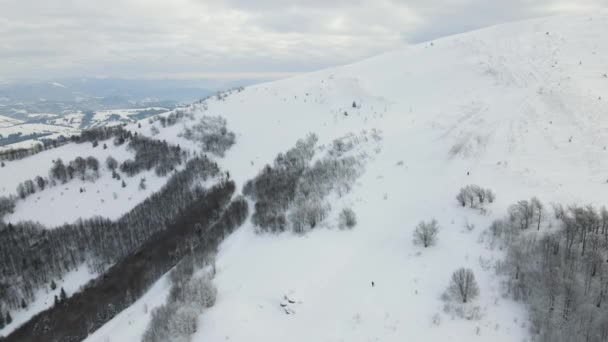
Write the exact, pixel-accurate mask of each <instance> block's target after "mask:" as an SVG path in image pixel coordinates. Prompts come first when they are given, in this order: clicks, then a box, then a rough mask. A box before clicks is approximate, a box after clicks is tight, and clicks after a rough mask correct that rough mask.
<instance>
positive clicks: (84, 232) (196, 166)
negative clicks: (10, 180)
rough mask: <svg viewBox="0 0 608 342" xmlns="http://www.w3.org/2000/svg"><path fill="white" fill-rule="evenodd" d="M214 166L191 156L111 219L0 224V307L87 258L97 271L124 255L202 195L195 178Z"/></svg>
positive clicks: (30, 295) (213, 172)
mask: <svg viewBox="0 0 608 342" xmlns="http://www.w3.org/2000/svg"><path fill="white" fill-rule="evenodd" d="M218 174H219V168H218V167H217V165H216V164H215V163H214V162H211V161H210V160H208V159H206V158H204V157H202V158H198V157H197V158H193V159H192V160H190V161H189V162H188V163H187V164H186V167H185V168H184V170H182V171H180V172H178V173H176V174H174V175H173V176H172V177H171V178H170V179H169V180H168V182H167V184H166V185H165V186H163V188H162V189H161V190H160V191H158V192H157V193H155V194H153V195H152V196H150V197H149V198H148V199H146V200H145V201H144V202H142V203H140V204H139V205H138V206H136V207H135V208H134V209H133V210H131V211H130V212H129V213H127V214H126V215H124V216H123V217H122V218H120V219H118V220H117V221H115V222H112V221H109V220H107V219H102V218H92V219H87V220H81V221H79V222H76V223H74V224H69V225H64V226H61V227H57V228H54V229H47V228H45V227H42V226H40V225H38V224H35V223H28V222H20V223H18V224H8V225H5V224H2V223H0V244H1V245H0V306H2V307H3V308H4V309H5V310H9V309H16V308H18V307H19V306H21V303H22V302H23V301H25V303H29V302H31V301H32V300H33V299H34V291H35V290H36V289H38V288H39V287H40V286H45V284H48V283H49V282H50V281H51V280H53V279H56V278H59V277H61V276H63V275H64V274H65V273H66V272H68V271H70V270H73V269H76V268H77V267H80V266H81V265H83V263H85V262H87V263H88V264H89V265H90V266H92V267H93V269H94V270H96V271H98V272H102V271H103V270H104V269H105V268H106V267H107V266H109V265H111V264H113V263H114V262H116V261H117V260H120V259H121V258H122V257H124V256H126V255H127V254H129V253H130V252H132V251H133V250H135V249H136V248H138V247H139V246H140V245H141V244H142V243H143V242H144V241H146V240H147V239H148V238H149V237H150V236H152V235H153V234H155V233H156V232H158V231H161V230H164V229H165V226H166V225H167V224H168V222H171V221H172V220H174V219H175V218H176V217H177V215H178V214H179V212H181V211H182V210H184V208H185V207H186V206H188V205H189V204H190V203H192V202H193V201H195V200H197V199H199V198H201V197H203V196H204V195H205V191H204V190H203V189H202V188H200V187H199V186H195V185H196V184H199V183H200V181H203V180H206V179H208V178H210V177H214V176H217V175H218Z"/></svg>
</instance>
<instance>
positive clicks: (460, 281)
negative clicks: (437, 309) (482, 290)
mask: <svg viewBox="0 0 608 342" xmlns="http://www.w3.org/2000/svg"><path fill="white" fill-rule="evenodd" d="M448 292H449V293H450V294H451V295H452V296H453V297H456V298H457V299H458V300H459V301H460V302H462V303H468V302H469V301H471V300H473V299H475V297H477V296H478V295H479V286H477V282H476V281H475V275H474V274H473V271H472V270H471V269H468V268H464V267H463V268H459V269H458V270H456V271H455V272H454V273H453V274H452V279H451V281H450V286H449V287H448Z"/></svg>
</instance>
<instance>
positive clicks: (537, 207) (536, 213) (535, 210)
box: [530, 197, 545, 230]
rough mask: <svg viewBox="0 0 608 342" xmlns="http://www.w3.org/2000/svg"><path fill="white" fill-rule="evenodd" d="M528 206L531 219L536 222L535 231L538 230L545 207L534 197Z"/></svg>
mask: <svg viewBox="0 0 608 342" xmlns="http://www.w3.org/2000/svg"><path fill="white" fill-rule="evenodd" d="M530 205H531V206H532V217H533V218H534V220H535V221H536V230H540V223H541V222H542V220H543V217H544V211H545V207H544V206H543V204H542V203H541V201H539V200H538V198H536V197H532V199H531V200H530Z"/></svg>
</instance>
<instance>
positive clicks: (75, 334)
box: [6, 180, 247, 342]
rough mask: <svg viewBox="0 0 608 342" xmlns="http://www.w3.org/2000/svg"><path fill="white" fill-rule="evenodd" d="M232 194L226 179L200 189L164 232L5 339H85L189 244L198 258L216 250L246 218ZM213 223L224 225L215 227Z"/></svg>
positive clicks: (243, 206) (67, 341)
mask: <svg viewBox="0 0 608 342" xmlns="http://www.w3.org/2000/svg"><path fill="white" fill-rule="evenodd" d="M234 190H235V184H234V183H233V182H232V181H227V180H223V181H220V182H219V184H217V185H215V186H214V187H212V188H210V189H209V190H202V189H200V188H199V192H200V196H197V197H196V198H195V199H194V200H193V201H190V202H189V203H188V204H187V205H186V206H185V207H184V208H183V209H182V210H180V212H179V214H178V215H177V216H175V217H174V218H173V219H172V220H169V221H168V224H167V227H166V229H163V230H159V231H157V232H155V233H154V234H152V235H151V236H150V238H148V239H147V241H146V242H145V243H143V244H142V245H140V246H138V248H137V249H134V250H132V251H131V252H130V253H128V254H127V255H126V256H125V257H123V258H122V259H120V260H119V261H117V262H116V263H115V264H114V265H113V266H112V267H111V268H110V269H108V270H107V271H106V272H105V273H104V275H103V276H101V277H98V278H97V279H95V280H94V281H92V282H91V283H89V284H88V285H87V286H86V287H85V288H84V289H83V290H82V291H80V292H78V293H75V294H74V295H72V296H71V297H69V298H67V299H66V300H65V301H62V302H61V303H59V304H58V305H56V306H53V307H52V308H50V309H48V310H46V311H43V312H41V313H40V314H38V315H36V316H35V317H33V318H32V319H31V320H30V321H28V322H27V323H26V324H24V325H23V326H21V327H19V328H18V329H17V330H15V331H14V332H13V333H12V334H11V335H9V336H8V337H7V338H6V341H7V342H8V341H20V342H28V341H40V340H41V339H42V340H44V341H51V342H53V341H57V342H58V341H62V342H71V341H81V340H83V339H84V338H86V336H88V335H89V334H90V333H92V332H94V331H95V330H96V329H98V328H99V327H101V326H102V325H103V324H104V323H106V322H107V321H109V320H110V319H112V318H113V317H114V316H115V315H117V314H118V313H119V312H120V311H121V310H123V309H125V308H126V307H128V306H130V305H131V304H132V303H133V302H134V301H135V300H137V299H138V298H140V297H141V296H142V295H143V294H144V293H145V291H146V290H147V289H148V288H149V287H150V286H151V285H152V284H153V283H154V282H155V281H156V280H158V278H160V276H162V275H163V274H165V273H166V272H167V271H169V270H170V269H171V268H173V267H174V266H175V265H176V264H177V263H179V262H180V260H182V259H183V258H184V257H185V256H187V255H188V254H191V253H192V249H191V246H193V245H194V246H196V249H198V250H201V251H205V252H201V254H202V255H204V254H205V253H206V252H207V251H214V250H215V249H216V248H217V244H219V242H220V241H221V239H222V237H223V236H226V235H227V234H229V233H230V232H231V231H232V230H234V229H235V228H236V226H237V225H238V224H240V223H242V221H243V220H244V218H245V217H246V216H247V209H246V202H245V201H242V200H241V201H239V202H238V203H237V204H229V203H230V198H231V197H232V194H233V193H234ZM222 213H225V214H224V215H222ZM216 222H220V223H221V222H224V223H222V224H214V223H216ZM226 222H231V223H234V225H232V226H230V225H227V224H225V223H226ZM127 275H128V276H127Z"/></svg>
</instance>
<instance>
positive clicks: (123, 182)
mask: <svg viewBox="0 0 608 342" xmlns="http://www.w3.org/2000/svg"><path fill="white" fill-rule="evenodd" d="M122 187H123V188H126V187H127V183H125V181H124V180H123V181H122Z"/></svg>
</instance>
